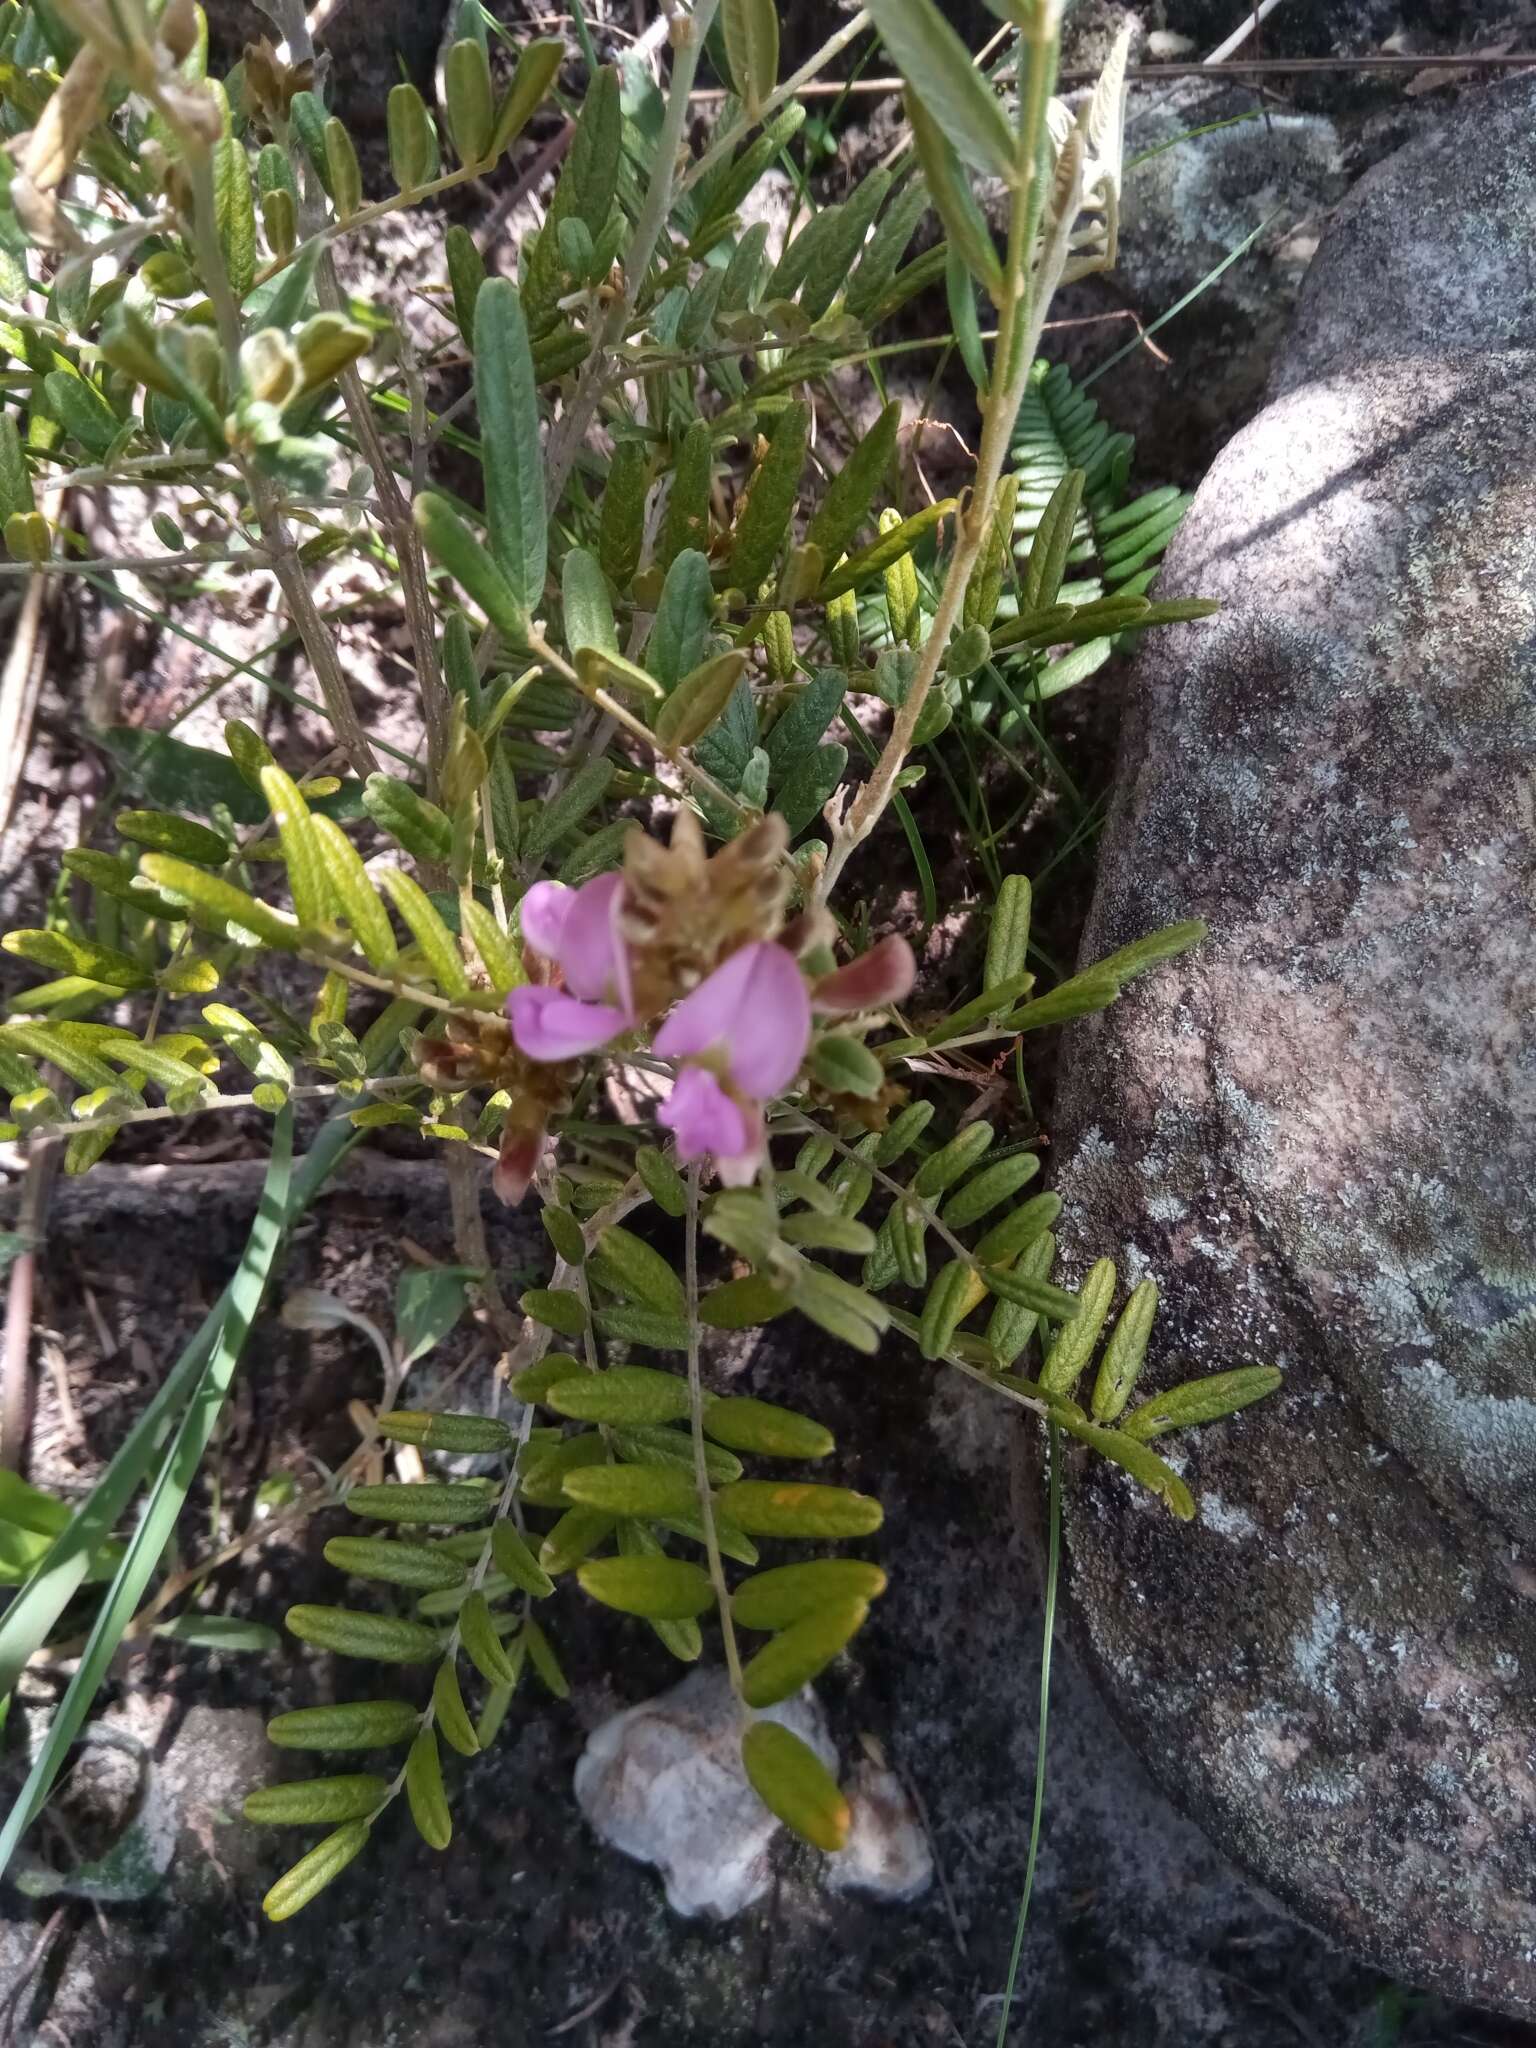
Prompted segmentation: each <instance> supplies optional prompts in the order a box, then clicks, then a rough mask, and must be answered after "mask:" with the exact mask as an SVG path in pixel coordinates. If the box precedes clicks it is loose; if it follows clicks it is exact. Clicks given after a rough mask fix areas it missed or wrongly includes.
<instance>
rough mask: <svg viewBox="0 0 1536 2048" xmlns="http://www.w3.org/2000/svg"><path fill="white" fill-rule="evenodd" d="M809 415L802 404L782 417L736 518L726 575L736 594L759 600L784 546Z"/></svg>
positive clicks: (791, 516)
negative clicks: (776, 557) (764, 582)
mask: <svg viewBox="0 0 1536 2048" xmlns="http://www.w3.org/2000/svg"><path fill="white" fill-rule="evenodd" d="M810 421H811V411H810V407H809V406H808V405H804V404H801V403H799V402H798V401H797V402H796V403H795V404H793V405H790V406H788V407H787V408H786V409H785V411H784V412H783V413H782V414H781V416H780V418H779V423H778V426H777V427H776V428H775V430H774V436H773V439H772V441H770V442H769V444H768V453H767V454H766V455H765V456H764V457H763V459H762V461H761V462H760V463H759V464H758V466H757V468H756V470H755V471H754V472H753V476H752V481H751V482H750V484H748V486H747V495H746V502H745V503H744V504H743V505H742V506H741V507H740V509H739V510H738V512H737V515H736V528H735V533H734V535H733V538H732V542H731V555H730V563H729V567H728V570H727V574H728V576H729V578H730V581H731V582H732V583H733V584H735V585H736V586H737V588H738V589H741V590H744V591H745V592H746V593H747V596H748V597H749V598H755V597H756V595H757V592H758V587H759V585H760V584H762V583H763V581H764V580H765V579H766V577H767V575H768V573H769V571H770V570H771V569H772V567H773V563H774V558H775V556H776V555H777V554H778V552H779V547H780V544H781V543H782V542H783V540H784V537H785V535H786V534H787V533H788V532H789V527H790V521H791V520H792V519H793V517H794V511H795V504H796V501H797V499H798V497H799V493H800V473H801V471H802V470H803V469H804V467H805V439H806V434H807V432H808V430H809V427H810Z"/></svg>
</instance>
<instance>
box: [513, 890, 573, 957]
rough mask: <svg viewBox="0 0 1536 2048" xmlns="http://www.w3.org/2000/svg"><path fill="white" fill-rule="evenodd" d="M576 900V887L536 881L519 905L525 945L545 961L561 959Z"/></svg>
mask: <svg viewBox="0 0 1536 2048" xmlns="http://www.w3.org/2000/svg"><path fill="white" fill-rule="evenodd" d="M575 901H576V892H575V890H574V889H568V888H567V887H566V886H565V884H564V882H535V883H534V885H533V887H532V888H531V889H530V890H529V891H528V893H527V895H526V896H525V897H524V898H523V900H522V902H521V904H519V906H518V917H519V920H520V922H521V924H522V931H523V944H524V945H525V946H531V947H532V948H533V950H534V952H535V953H540V954H542V955H543V957H544V958H545V959H546V960H558V959H559V958H560V947H561V944H562V942H563V939H564V936H565V926H566V921H567V919H568V918H569V917H570V914H571V905H572V904H573V903H574V902H575Z"/></svg>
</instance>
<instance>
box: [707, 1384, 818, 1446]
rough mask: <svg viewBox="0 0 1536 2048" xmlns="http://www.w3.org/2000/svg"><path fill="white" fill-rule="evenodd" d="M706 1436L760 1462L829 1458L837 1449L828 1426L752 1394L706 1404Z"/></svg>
mask: <svg viewBox="0 0 1536 2048" xmlns="http://www.w3.org/2000/svg"><path fill="white" fill-rule="evenodd" d="M704 1432H705V1434H706V1436H709V1437H711V1438H713V1440H714V1441H715V1442H716V1443H717V1444H723V1445H724V1446H725V1447H726V1449H727V1450H730V1451H746V1452H747V1453H748V1454H749V1455H751V1456H753V1457H759V1458H826V1457H830V1456H831V1454H832V1452H833V1451H834V1450H835V1449H836V1444H835V1442H834V1440H833V1436H832V1432H831V1430H829V1429H828V1428H827V1427H826V1425H825V1424H824V1423H820V1422H816V1421H814V1420H813V1419H812V1417H810V1416H809V1415H800V1414H797V1413H796V1411H795V1410H794V1409H793V1408H781V1407H779V1406H777V1405H776V1404H775V1403H774V1402H772V1401H759V1400H757V1399H756V1398H755V1397H753V1396H752V1395H749V1394H729V1395H714V1396H712V1397H711V1398H710V1399H709V1400H708V1401H707V1402H706V1403H705V1408H704Z"/></svg>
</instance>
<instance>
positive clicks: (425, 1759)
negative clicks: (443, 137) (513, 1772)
mask: <svg viewBox="0 0 1536 2048" xmlns="http://www.w3.org/2000/svg"><path fill="white" fill-rule="evenodd" d="M458 47H460V48H462V47H463V45H462V44H460V45H459V46H458ZM470 47H471V48H478V47H479V46H478V44H472V45H471V46H470ZM481 54H482V56H483V55H484V52H483V51H482V52H481ZM405 1797H406V1803H407V1805H408V1806H409V1807H410V1809H411V1819H412V1820H413V1821H414V1822H415V1823H416V1832H417V1834H419V1835H420V1836H421V1839H422V1840H423V1841H424V1842H425V1843H426V1845H427V1847H428V1848H429V1849H446V1848H447V1846H448V1844H449V1842H450V1841H451V1840H452V1839H453V1822H452V1819H451V1818H450V1816H449V1812H448V1794H447V1792H446V1790H445V1789H444V1786H443V1765H442V1758H441V1757H440V1755H439V1753H438V1747H437V1737H436V1735H435V1734H434V1733H433V1731H432V1729H431V1727H429V1726H425V1725H424V1726H423V1727H422V1729H421V1732H420V1734H418V1736H417V1737H416V1740H415V1741H414V1742H413V1743H412V1744H411V1749H410V1754H409V1756H408V1757H407V1758H406V1761H405Z"/></svg>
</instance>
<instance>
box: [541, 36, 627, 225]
mask: <svg viewBox="0 0 1536 2048" xmlns="http://www.w3.org/2000/svg"><path fill="white" fill-rule="evenodd" d="M623 140H624V131H623V117H622V113H621V111H620V100H619V74H618V69H617V67H616V66H614V65H611V64H610V65H606V66H605V67H604V68H603V69H602V70H601V71H599V72H598V73H597V74H596V76H595V77H594V78H593V79H592V81H591V83H590V84H589V85H588V87H587V94H586V98H585V99H584V100H583V102H582V108H581V117H580V119H579V120H578V121H577V123H576V133H575V135H574V136H573V137H572V138H571V149H570V154H569V156H568V157H567V158H566V162H565V169H564V170H563V171H562V173H561V175H560V183H559V184H558V185H557V186H556V188H555V196H554V199H553V201H552V202H551V204H550V209H549V222H550V225H551V227H552V228H553V229H554V230H555V231H557V232H558V229H559V225H560V222H561V221H562V220H566V219H569V218H571V217H573V216H574V217H575V218H576V219H578V220H581V221H584V222H585V224H586V227H587V231H588V233H589V234H590V235H591V236H592V238H593V240H594V241H596V239H597V238H598V236H599V235H600V234H601V233H602V231H603V225H604V223H605V222H606V220H607V218H608V211H609V208H610V207H611V206H612V205H613V196H614V192H615V190H616V189H617V183H618V175H619V158H620V154H621V151H622V148H623Z"/></svg>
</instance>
